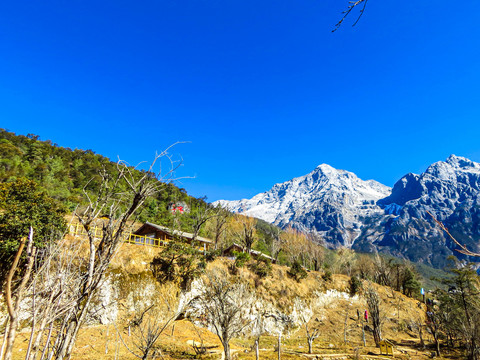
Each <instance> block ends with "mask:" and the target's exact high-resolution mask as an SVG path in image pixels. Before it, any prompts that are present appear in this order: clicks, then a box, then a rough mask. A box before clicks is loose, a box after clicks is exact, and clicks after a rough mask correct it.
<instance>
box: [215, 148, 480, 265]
mask: <svg viewBox="0 0 480 360" xmlns="http://www.w3.org/2000/svg"><path fill="white" fill-rule="evenodd" d="M479 195H480V164H479V163H475V162H473V161H471V160H469V159H466V158H463V157H458V156H455V155H451V156H450V157H449V158H448V159H447V160H446V161H439V162H437V163H434V164H432V165H431V166H430V167H429V168H428V169H427V170H426V171H425V172H424V173H422V174H420V175H416V174H407V175H405V176H404V177H403V178H401V179H400V180H399V181H398V182H397V183H396V184H395V185H394V187H393V189H390V188H388V187H387V186H384V185H382V184H380V183H378V182H376V181H373V180H370V181H363V180H360V179H359V178H358V177H356V176H355V175H354V174H353V173H350V172H348V171H344V170H336V169H334V168H332V167H330V166H328V165H320V166H319V167H317V168H316V169H315V170H314V171H313V172H311V173H310V174H308V175H305V176H303V177H299V178H295V179H293V180H290V181H287V182H285V183H282V184H277V185H275V186H274V187H273V188H272V189H271V190H269V191H267V192H265V193H262V194H258V195H256V196H255V197H253V198H252V199H250V200H238V201H231V202H228V201H221V203H222V204H224V205H226V206H228V208H230V209H231V210H232V211H235V212H238V213H243V214H246V215H249V216H255V217H258V218H261V219H263V220H266V221H269V222H271V223H274V224H276V225H279V226H280V227H287V226H293V227H295V228H297V229H300V230H303V231H307V232H308V231H310V232H316V233H318V234H320V235H322V237H323V239H324V241H325V242H326V244H327V246H329V247H339V246H349V247H353V248H354V249H356V250H359V251H364V252H375V251H380V252H385V253H390V254H392V255H395V256H400V257H404V258H408V259H410V260H412V261H417V262H423V263H426V264H430V265H433V266H436V267H441V266H443V265H445V263H446V258H447V256H448V255H451V254H453V253H454V249H455V246H454V244H453V242H452V241H451V240H450V239H448V238H447V237H446V236H445V234H443V232H441V231H440V230H439V229H438V227H437V226H436V224H435V223H434V221H433V219H432V218H431V217H430V216H429V215H428V214H427V211H430V212H431V213H432V214H434V216H435V217H436V218H437V219H438V220H440V221H442V222H443V223H444V224H445V225H446V226H447V227H448V228H449V229H450V231H451V233H452V234H453V235H454V236H455V237H456V238H457V239H458V240H459V241H460V242H461V243H464V244H466V245H467V246H468V247H469V248H470V249H471V250H474V251H480V246H479V240H480V196H479ZM455 254H456V255H459V254H458V253H456V252H455Z"/></svg>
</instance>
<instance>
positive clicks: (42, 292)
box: [25, 240, 81, 360]
mask: <svg viewBox="0 0 480 360" xmlns="http://www.w3.org/2000/svg"><path fill="white" fill-rule="evenodd" d="M80 247H81V244H79V243H68V242H67V241H66V240H63V241H60V242H58V243H50V244H48V246H47V247H46V248H44V249H42V255H41V257H42V259H41V260H40V261H39V260H37V259H36V263H35V269H36V271H35V274H34V276H33V279H32V282H31V284H30V287H29V289H28V296H29V298H30V299H31V303H32V307H31V319H32V321H31V323H30V327H31V332H30V340H29V343H28V348H27V354H26V356H25V359H28V360H33V359H35V358H37V356H38V355H39V352H40V351H41V359H43V358H45V357H47V358H51V357H52V356H53V354H54V352H53V351H54V350H53V348H52V347H51V346H50V345H51V339H53V338H55V339H56V335H57V334H58V333H59V331H60V329H58V328H56V326H57V325H60V324H61V323H62V321H61V320H62V319H63V317H64V315H65V314H68V313H69V311H71V309H72V307H73V304H74V300H75V293H76V289H77V288H78V286H80V284H81V281H80V274H81V271H80V267H81V261H80V259H81V255H80ZM42 340H43V343H42Z"/></svg>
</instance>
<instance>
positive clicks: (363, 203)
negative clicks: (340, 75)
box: [217, 164, 391, 246]
mask: <svg viewBox="0 0 480 360" xmlns="http://www.w3.org/2000/svg"><path fill="white" fill-rule="evenodd" d="M390 191H391V189H390V188H389V187H388V186H385V185H382V184H380V183H379V182H377V181H374V180H368V181H364V180H361V179H359V178H358V177H357V176H356V175H355V174H354V173H352V172H349V171H345V170H338V169H335V168H333V167H332V166H330V165H327V164H321V165H319V166H317V167H316V168H315V169H314V170H313V171H312V172H310V173H309V174H307V175H304V176H300V177H297V178H294V179H292V180H289V181H286V182H284V183H280V184H275V185H274V186H273V187H272V189H270V190H269V191H266V192H264V193H261V194H258V195H255V196H254V197H253V198H252V199H243V200H235V201H225V200H219V201H218V202H217V203H220V204H222V205H224V206H226V207H228V208H229V209H230V210H231V211H233V212H236V213H240V214H244V215H248V216H253V217H256V218H259V219H262V220H265V221H267V222H270V223H274V224H276V225H279V226H281V227H286V226H289V225H291V226H293V227H296V228H298V229H300V230H306V231H309V230H310V229H311V228H312V227H315V226H312V223H311V222H314V221H318V219H317V218H318V217H325V216H334V217H336V218H338V221H340V222H341V224H340V227H343V228H344V230H345V234H346V237H345V238H344V240H340V243H341V244H342V245H346V246H349V245H351V243H352V242H353V241H354V239H355V237H356V236H358V235H359V232H360V228H361V223H360V221H359V219H360V218H361V217H364V216H369V215H371V214H373V213H375V212H380V211H381V209H380V207H378V206H377V205H376V202H377V200H379V199H381V198H384V197H386V196H388V195H389V194H390ZM325 212H327V214H324V215H322V214H323V213H325ZM305 219H307V220H305ZM308 219H310V220H308ZM316 219H317V220H316ZM333 223H334V222H332V227H331V228H328V229H326V228H325V229H324V230H320V231H317V232H320V233H321V232H326V231H330V230H334V229H333ZM335 227H336V228H338V226H337V224H335Z"/></svg>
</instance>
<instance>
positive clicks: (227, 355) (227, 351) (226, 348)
mask: <svg viewBox="0 0 480 360" xmlns="http://www.w3.org/2000/svg"><path fill="white" fill-rule="evenodd" d="M223 352H224V354H225V360H231V356H230V343H229V342H228V341H225V342H223Z"/></svg>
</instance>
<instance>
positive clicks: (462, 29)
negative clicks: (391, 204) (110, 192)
mask: <svg viewBox="0 0 480 360" xmlns="http://www.w3.org/2000/svg"><path fill="white" fill-rule="evenodd" d="M347 4H348V1H343V0H321V1H320V0H296V1H285V0H280V1H279V0H276V1H271V0H264V1H251V0H243V1H237V0H231V1H220V0H187V1H183V2H180V1H173V0H165V1H163V0H152V1H150V0H145V1H142V2H133V1H121V0H120V1H119V0H116V1H90V0H82V1H76V0H73V1H48V0H46V1H41V2H33V1H30V2H25V1H10V2H2V3H1V4H0V127H3V128H6V129H9V130H10V131H14V132H16V133H18V134H27V133H35V134H38V135H40V138H41V139H43V140H47V139H50V140H52V141H53V142H54V143H57V144H59V145H61V146H65V147H70V148H81V149H92V150H93V151H95V152H96V153H100V154H103V155H105V156H108V157H110V158H112V159H116V158H117V156H120V157H121V158H122V159H125V160H126V161H128V162H129V163H131V164H136V163H138V162H140V161H143V160H149V159H151V158H152V156H153V155H154V153H155V151H156V150H162V149H163V148H165V147H167V146H168V145H170V144H171V143H174V142H176V141H189V142H190V143H188V144H182V145H179V146H177V147H176V148H175V151H174V152H175V153H176V154H177V155H181V156H182V157H183V159H184V166H183V167H182V169H181V170H180V171H179V173H178V175H179V176H195V179H185V180H182V181H181V182H180V183H179V186H181V187H184V188H186V189H187V191H188V192H189V193H191V194H192V195H195V196H204V195H205V196H207V197H208V199H209V200H211V201H213V200H217V199H222V198H223V199H237V198H246V197H251V196H253V195H255V194H256V193H259V192H262V191H265V190H268V189H269V188H270V187H271V186H272V185H273V184H274V183H277V182H282V181H286V180H289V179H291V178H293V177H295V176H300V175H304V174H306V173H308V172H310V171H311V170H313V168H315V167H316V166H317V165H319V164H321V163H327V164H330V165H332V166H334V167H336V168H340V169H346V170H349V171H353V172H355V173H356V174H357V175H358V176H359V177H361V178H363V179H375V180H377V181H380V182H382V183H384V184H386V185H389V186H392V185H393V184H394V182H395V181H397V180H398V179H399V178H400V177H401V176H403V175H404V174H406V173H408V172H417V173H418V172H421V171H423V170H425V168H426V167H427V166H428V165H429V164H430V163H432V162H435V161H438V160H444V159H445V158H447V157H448V155H450V154H452V153H454V154H456V155H461V156H466V157H469V158H471V159H472V160H475V161H480V141H479V139H480V122H479V121H478V120H479V119H480V116H479V115H480V101H479V100H480V91H479V83H480V81H479V80H480V29H479V27H478V22H479V19H478V18H479V17H480V15H478V14H480V3H479V2H478V1H473V0H472V1H468V0H467V1H462V2H461V4H459V5H457V4H452V2H450V1H449V2H447V1H446V0H438V1H436V2H435V3H432V2H430V1H428V2H426V1H419V2H399V1H392V0H370V1H369V3H368V7H367V10H366V12H365V15H364V17H363V18H362V19H361V20H360V22H359V23H358V25H357V26H355V27H351V24H352V22H353V21H354V20H355V14H353V15H352V16H351V18H350V19H347V20H346V22H345V24H344V25H343V26H342V27H341V28H340V29H339V30H338V31H337V32H335V33H332V32H331V30H332V29H333V28H334V25H335V23H336V22H337V21H338V20H339V19H340V16H341V12H342V10H344V9H345V8H346V6H347Z"/></svg>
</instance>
